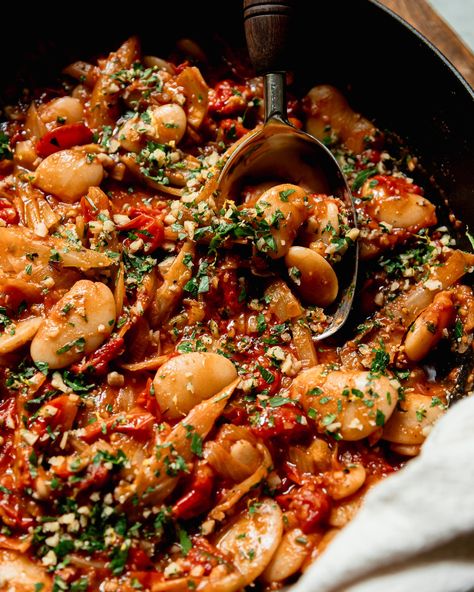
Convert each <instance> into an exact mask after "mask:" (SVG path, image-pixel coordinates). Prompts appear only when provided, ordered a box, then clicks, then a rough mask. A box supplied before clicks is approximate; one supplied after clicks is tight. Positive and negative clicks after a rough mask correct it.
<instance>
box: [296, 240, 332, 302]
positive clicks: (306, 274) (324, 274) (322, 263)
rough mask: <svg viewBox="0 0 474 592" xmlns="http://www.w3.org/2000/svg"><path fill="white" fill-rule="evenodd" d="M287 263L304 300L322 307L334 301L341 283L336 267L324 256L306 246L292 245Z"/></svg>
mask: <svg viewBox="0 0 474 592" xmlns="http://www.w3.org/2000/svg"><path fill="white" fill-rule="evenodd" d="M285 263H286V266H287V268H288V271H289V276H290V278H291V279H292V280H293V282H294V283H295V284H296V289H297V291H298V292H299V294H300V296H301V297H302V298H303V300H305V301H306V302H308V303H309V304H314V305H316V306H322V307H326V306H329V305H330V304H332V303H333V302H334V300H335V299H336V297H337V293H338V290H339V283H338V281H337V275H336V274H335V272H334V269H333V268H332V267H331V265H330V264H329V263H328V262H327V261H326V259H324V257H322V256H321V255H319V254H318V253H315V252H314V251H312V250H311V249H308V248H306V247H291V248H290V249H289V250H288V253H287V254H286V257H285Z"/></svg>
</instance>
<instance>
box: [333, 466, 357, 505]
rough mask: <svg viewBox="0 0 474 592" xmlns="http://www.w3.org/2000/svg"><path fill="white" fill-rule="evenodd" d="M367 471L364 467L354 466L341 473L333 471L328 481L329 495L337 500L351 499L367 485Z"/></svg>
mask: <svg viewBox="0 0 474 592" xmlns="http://www.w3.org/2000/svg"><path fill="white" fill-rule="evenodd" d="M365 478H366V471H365V468H364V467H363V465H352V466H348V467H346V468H344V469H343V470H341V471H333V472H332V473H330V474H329V475H328V477H327V480H326V487H327V490H328V493H329V495H330V496H331V497H332V498H333V499H336V500H339V499H343V498H345V497H349V496H350V495H352V494H353V493H355V492H356V491H358V490H359V489H360V488H361V487H362V485H364V483H365Z"/></svg>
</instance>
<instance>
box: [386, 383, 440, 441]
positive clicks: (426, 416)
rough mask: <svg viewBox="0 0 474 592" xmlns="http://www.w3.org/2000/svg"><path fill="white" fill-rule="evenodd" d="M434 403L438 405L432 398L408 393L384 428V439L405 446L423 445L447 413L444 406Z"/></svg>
mask: <svg viewBox="0 0 474 592" xmlns="http://www.w3.org/2000/svg"><path fill="white" fill-rule="evenodd" d="M433 402H435V403H437V401H436V400H435V401H434V400H433V398H432V397H429V396H426V395H420V394H419V393H406V394H405V399H404V400H403V401H400V403H399V408H398V409H396V410H395V411H394V412H393V414H392V417H391V418H390V420H389V421H388V422H387V425H386V426H385V427H384V430H383V436H382V438H383V439H384V440H388V441H389V442H393V443H394V444H401V445H403V446H415V445H418V444H422V443H423V442H424V441H425V438H426V436H427V435H428V434H429V432H430V430H431V427H432V426H433V424H434V423H435V422H436V420H437V419H438V418H439V417H441V415H443V413H444V412H445V407H444V406H443V405H442V404H434V405H433Z"/></svg>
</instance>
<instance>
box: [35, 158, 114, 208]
mask: <svg viewBox="0 0 474 592" xmlns="http://www.w3.org/2000/svg"><path fill="white" fill-rule="evenodd" d="M103 176H104V168H103V166H102V165H101V164H100V163H99V162H97V161H96V160H95V159H93V160H92V161H91V162H90V161H89V159H88V157H87V154H86V153H84V152H83V151H81V150H60V151H59V152H55V153H54V154H51V155H50V156H48V157H47V158H45V159H44V160H43V162H41V164H40V165H39V166H38V168H37V169H36V172H35V177H34V181H33V183H34V185H36V186H37V187H39V188H40V189H42V190H43V191H44V192H45V193H52V194H53V195H54V196H56V197H58V198H59V199H60V200H62V201H64V202H66V203H74V202H76V201H77V200H78V199H80V198H81V197H82V196H84V195H86V193H87V191H88V189H89V187H94V186H98V185H100V183H101V182H102V178H103Z"/></svg>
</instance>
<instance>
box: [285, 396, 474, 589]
mask: <svg viewBox="0 0 474 592" xmlns="http://www.w3.org/2000/svg"><path fill="white" fill-rule="evenodd" d="M473 590H474V396H473V397H468V398H466V399H464V400H462V401H460V402H459V403H457V404H455V405H454V406H453V407H452V408H451V409H450V410H449V412H448V413H446V415H445V416H444V417H443V418H442V419H441V420H439V421H438V422H437V424H436V425H435V427H434V428H433V430H432V432H431V434H430V435H429V437H428V439H427V440H426V442H425V444H424V446H423V448H422V451H421V454H420V456H418V457H417V458H414V459H413V460H411V461H410V462H409V463H408V464H407V466H406V467H405V468H404V469H402V470H401V471H400V472H398V473H395V474H393V475H391V476H390V477H388V478H387V479H385V480H384V481H383V482H382V483H380V484H379V485H377V486H375V487H374V488H373V489H372V490H371V491H370V492H369V493H368V495H367V497H366V499H365V502H364V504H363V506H362V508H361V509H360V511H359V512H358V514H357V515H356V516H355V518H354V520H353V521H352V522H351V523H349V524H348V525H347V526H346V527H345V528H344V529H343V530H342V531H341V533H340V534H338V535H337V536H336V538H335V539H334V540H333V541H332V543H331V544H330V545H329V547H328V548H327V550H326V551H325V552H324V553H323V554H322V555H321V556H320V558H319V559H317V560H316V562H315V563H314V564H313V565H312V566H311V567H310V568H309V569H308V570H307V571H306V572H305V574H304V575H303V576H302V577H301V578H300V580H299V581H298V583H297V584H295V585H294V586H293V587H292V588H291V592H471V591H473Z"/></svg>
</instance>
